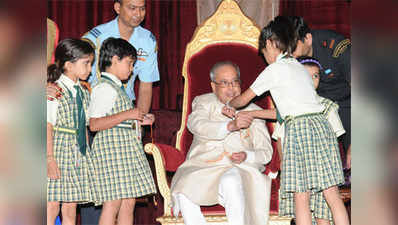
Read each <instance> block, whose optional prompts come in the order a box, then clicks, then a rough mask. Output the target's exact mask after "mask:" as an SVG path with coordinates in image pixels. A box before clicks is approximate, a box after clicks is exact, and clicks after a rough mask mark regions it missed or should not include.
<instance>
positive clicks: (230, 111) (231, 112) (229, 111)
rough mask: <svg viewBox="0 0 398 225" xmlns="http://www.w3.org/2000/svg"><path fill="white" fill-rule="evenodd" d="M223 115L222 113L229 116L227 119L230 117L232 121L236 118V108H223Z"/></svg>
mask: <svg viewBox="0 0 398 225" xmlns="http://www.w3.org/2000/svg"><path fill="white" fill-rule="evenodd" d="M221 113H222V114H223V115H224V116H227V117H229V118H231V119H233V118H235V109H234V108H230V107H228V106H224V107H223V108H222V110H221Z"/></svg>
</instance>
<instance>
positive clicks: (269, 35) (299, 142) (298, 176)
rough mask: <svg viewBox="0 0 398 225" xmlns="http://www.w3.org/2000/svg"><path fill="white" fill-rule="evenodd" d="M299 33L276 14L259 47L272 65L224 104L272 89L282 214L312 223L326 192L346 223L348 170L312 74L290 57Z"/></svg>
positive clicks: (336, 217)
mask: <svg viewBox="0 0 398 225" xmlns="http://www.w3.org/2000/svg"><path fill="white" fill-rule="evenodd" d="M296 35H297V32H295V31H294V29H293V26H292V24H291V22H290V21H289V19H288V18H287V17H284V16H278V17H276V18H275V19H274V20H273V21H271V22H270V23H269V24H268V25H267V26H266V27H264V28H263V29H262V31H261V34H260V38H259V50H260V52H261V53H262V54H263V55H264V57H265V59H266V61H267V63H268V64H269V65H268V66H267V67H266V68H265V69H264V70H263V72H261V73H260V75H259V76H258V77H257V79H256V80H255V81H254V83H253V84H252V85H251V86H250V88H249V89H247V90H246V91H245V92H243V93H242V94H241V95H240V96H237V97H235V98H234V99H232V100H231V101H230V102H229V103H227V106H226V107H232V108H235V109H238V108H241V107H243V106H245V105H246V104H248V103H249V102H250V100H252V99H253V98H254V97H255V96H260V95H262V94H263V93H264V92H266V91H270V93H271V95H272V98H273V100H274V102H275V105H276V107H277V108H278V110H279V112H280V115H281V119H282V121H284V124H285V137H284V141H283V143H284V144H283V147H282V159H281V162H282V164H281V165H282V166H281V176H280V178H281V184H280V191H279V198H280V204H279V214H280V215H282V216H283V215H295V217H296V224H298V225H311V223H312V222H311V220H312V219H311V211H314V210H315V209H314V207H319V205H317V203H318V202H319V201H318V200H317V198H319V196H322V195H323V196H324V198H325V200H326V202H327V204H328V205H329V206H330V209H331V211H332V214H333V221H334V223H335V224H336V225H348V224H349V220H348V214H347V211H346V209H345V207H344V203H343V201H342V199H341V198H340V193H339V189H338V185H341V184H343V183H344V175H343V168H342V163H341V158H340V153H339V147H338V143H337V138H336V135H335V133H334V132H333V129H332V127H331V125H330V124H329V122H328V120H327V118H326V117H325V115H324V114H323V111H324V110H325V106H324V105H322V104H321V103H320V102H319V100H318V98H317V93H316V91H315V88H314V85H313V81H312V79H311V76H309V74H308V71H307V70H306V68H305V67H304V66H303V65H302V64H300V63H299V62H298V61H297V60H296V59H295V58H293V57H292V53H293V51H294V50H295V48H296V43H297V36H296ZM224 111H227V109H224ZM262 111H263V112H264V113H263V114H264V115H262V116H261V115H260V116H259V117H262V118H267V116H269V115H267V111H266V110H262ZM268 114H269V112H268ZM292 206H294V207H292ZM318 216H319V215H315V217H318Z"/></svg>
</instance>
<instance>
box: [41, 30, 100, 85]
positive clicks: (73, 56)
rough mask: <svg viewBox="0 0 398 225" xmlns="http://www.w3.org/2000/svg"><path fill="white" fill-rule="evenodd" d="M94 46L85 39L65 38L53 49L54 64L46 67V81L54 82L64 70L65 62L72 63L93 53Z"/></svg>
mask: <svg viewBox="0 0 398 225" xmlns="http://www.w3.org/2000/svg"><path fill="white" fill-rule="evenodd" d="M94 53H95V50H94V48H93V47H92V46H91V45H90V44H89V43H88V42H86V41H83V40H80V39H71V38H67V39H64V40H62V41H60V42H59V44H58V45H57V48H56V49H55V64H51V65H49V66H48V67H47V82H55V81H56V80H58V78H59V77H60V76H61V74H62V73H64V72H65V70H64V66H65V63H66V62H68V61H69V62H71V63H74V62H76V61H77V60H79V59H80V58H82V57H84V56H87V55H95V54H94Z"/></svg>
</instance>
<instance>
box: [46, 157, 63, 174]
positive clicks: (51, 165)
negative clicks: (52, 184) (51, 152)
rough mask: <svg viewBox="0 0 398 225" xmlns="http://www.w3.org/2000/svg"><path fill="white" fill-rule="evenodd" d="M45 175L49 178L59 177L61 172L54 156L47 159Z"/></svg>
mask: <svg viewBox="0 0 398 225" xmlns="http://www.w3.org/2000/svg"><path fill="white" fill-rule="evenodd" d="M47 177H48V178H50V179H54V180H56V179H59V178H60V177H61V172H60V171H59V168H58V165H57V162H56V161H55V159H54V157H50V158H48V159H47Z"/></svg>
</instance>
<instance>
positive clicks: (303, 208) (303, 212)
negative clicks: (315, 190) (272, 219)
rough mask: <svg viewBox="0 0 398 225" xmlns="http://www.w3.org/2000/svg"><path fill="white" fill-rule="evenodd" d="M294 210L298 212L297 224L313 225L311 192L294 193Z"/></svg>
mask: <svg viewBox="0 0 398 225" xmlns="http://www.w3.org/2000/svg"><path fill="white" fill-rule="evenodd" d="M294 204H295V205H294V210H295V214H296V225H312V219H311V210H310V193H309V192H296V193H294Z"/></svg>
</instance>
